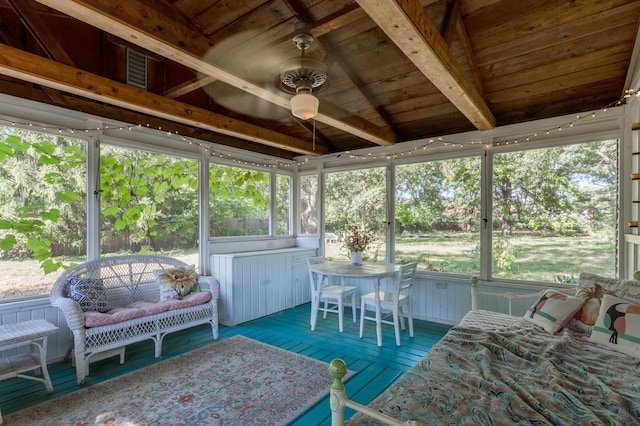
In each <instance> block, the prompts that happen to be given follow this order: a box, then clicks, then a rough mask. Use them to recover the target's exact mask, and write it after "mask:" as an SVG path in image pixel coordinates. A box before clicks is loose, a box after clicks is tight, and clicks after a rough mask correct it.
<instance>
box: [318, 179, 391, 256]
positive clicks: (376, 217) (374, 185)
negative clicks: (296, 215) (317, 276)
mask: <svg viewBox="0 0 640 426" xmlns="http://www.w3.org/2000/svg"><path fill="white" fill-rule="evenodd" d="M325 195H326V201H325V235H324V236H325V240H326V244H325V256H326V257H327V258H328V259H335V260H346V259H347V258H348V255H349V253H348V252H347V250H346V249H345V248H343V247H342V235H343V234H344V233H345V232H348V231H349V230H350V229H351V228H352V227H353V226H354V225H358V226H360V227H361V228H363V229H365V230H367V231H370V232H371V233H372V234H373V236H374V239H373V243H372V244H371V245H370V246H369V247H368V248H367V250H365V251H364V252H363V255H362V258H363V260H365V261H368V262H384V261H385V259H386V252H385V250H386V245H385V241H386V238H385V233H386V228H387V227H386V220H387V219H386V217H387V216H386V205H387V196H386V173H385V169H384V168H383V167H377V168H370V169H361V170H352V171H344V172H332V173H327V175H326V180H325Z"/></svg>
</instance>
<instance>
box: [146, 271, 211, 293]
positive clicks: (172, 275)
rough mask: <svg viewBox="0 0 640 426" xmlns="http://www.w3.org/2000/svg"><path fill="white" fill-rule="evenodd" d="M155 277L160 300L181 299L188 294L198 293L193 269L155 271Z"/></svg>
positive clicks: (198, 288) (196, 278) (196, 277)
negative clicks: (158, 287) (158, 286)
mask: <svg viewBox="0 0 640 426" xmlns="http://www.w3.org/2000/svg"><path fill="white" fill-rule="evenodd" d="M155 275H156V278H157V279H158V283H159V285H160V299H161V300H168V299H182V298H183V297H185V296H186V295H188V294H191V293H194V292H196V291H200V287H199V286H198V275H197V274H196V271H195V268H194V267H189V268H172V269H165V270H160V271H155Z"/></svg>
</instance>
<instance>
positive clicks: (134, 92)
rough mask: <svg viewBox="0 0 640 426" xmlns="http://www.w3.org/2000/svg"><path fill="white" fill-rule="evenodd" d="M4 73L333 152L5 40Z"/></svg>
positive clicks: (245, 135)
mask: <svg viewBox="0 0 640 426" xmlns="http://www.w3.org/2000/svg"><path fill="white" fill-rule="evenodd" d="M0 73H2V74H4V75H6V76H9V77H13V78H17V79H20V80H23V81H28V82H31V83H35V84H39V85H41V86H45V87H51V88H54V89H57V90H61V91H63V92H67V93H71V94H74V95H78V96H82V97H85V98H88V99H93V100H95V101H100V102H105V103H108V104H110V105H114V106H118V107H121V108H126V109H129V110H132V111H138V112H141V113H144V114H148V115H152V116H154V117H158V118H163V119H166V120H169V121H175V122H178V123H182V124H187V125H190V126H194V127H197V128H204V129H208V130H211V131H214V132H218V133H222V134H225V135H229V136H234V137H239V138H242V139H246V140H250V141H253V142H257V143H262V144H264V145H269V146H273V147H276V148H280V149H285V150H288V151H293V152H297V153H299V154H308V155H320V154H326V153H327V152H328V150H327V149H326V148H325V147H322V146H313V145H312V143H311V142H310V141H307V140H302V139H298V138H294V137H292V136H289V135H285V134H282V133H278V132H274V131H272V130H268V129H263V128H261V127H259V126H255V125H253V124H249V123H245V122H242V121H238V120H233V119H231V118H229V117H225V116H223V115H219V114H215V113H212V112H211V111H208V110H205V109H202V108H196V107H194V106H192V105H188V104H185V103H182V102H179V101H176V100H173V99H169V98H166V97H164V96H160V95H156V94H154V93H150V92H147V91H144V90H142V89H138V88H135V87H132V86H128V85H126V84H122V83H119V82H117V81H113V80H109V79H107V78H104V77H101V76H98V75H95V74H91V73H88V72H84V71H81V70H78V69H77V68H73V67H70V66H68V65H64V64H59V63H57V62H54V61H52V60H49V59H46V58H42V57H40V56H38V55H34V54H31V53H27V52H24V51H21V50H19V49H15V48H13V47H10V46H6V45H3V44H0Z"/></svg>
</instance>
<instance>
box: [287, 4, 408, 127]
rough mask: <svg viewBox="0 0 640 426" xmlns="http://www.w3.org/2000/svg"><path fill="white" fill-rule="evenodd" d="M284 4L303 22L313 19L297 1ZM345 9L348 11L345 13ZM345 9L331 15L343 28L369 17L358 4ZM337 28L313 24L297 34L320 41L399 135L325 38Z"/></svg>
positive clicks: (349, 65) (377, 103) (353, 72)
mask: <svg viewBox="0 0 640 426" xmlns="http://www.w3.org/2000/svg"><path fill="white" fill-rule="evenodd" d="M284 2H285V4H287V5H288V6H289V9H291V10H292V11H293V13H294V14H295V15H296V16H297V17H298V18H299V19H301V20H302V21H310V20H311V17H310V16H309V14H308V13H307V11H306V10H305V9H304V8H303V7H302V6H300V4H299V3H298V2H297V1H295V0H284ZM345 9H347V10H346V11H345ZM345 9H343V10H341V11H340V13H341V15H336V14H333V15H331V18H332V19H331V21H334V20H335V19H336V18H335V17H338V18H340V19H339V20H338V21H337V22H339V23H340V26H342V25H346V24H349V23H351V22H353V21H354V20H355V19H360V18H362V17H365V16H367V15H366V13H365V12H364V11H363V10H362V9H361V8H360V7H358V5H357V4H356V3H354V4H351V5H349V6H347V7H346V8H345ZM345 16H348V17H349V18H345ZM317 28H323V29H324V30H325V32H320V31H314V30H315V29H317ZM337 28H339V27H338V26H337V25H336V24H334V25H316V24H311V25H306V26H305V27H304V28H301V29H300V30H299V31H297V32H298V33H301V32H304V33H309V34H311V35H312V36H314V37H315V38H316V39H317V40H318V43H320V45H321V46H322V48H323V49H324V51H325V52H329V53H328V56H330V58H328V59H329V60H331V61H336V62H337V63H338V65H339V66H340V68H342V71H344V73H345V75H346V76H347V77H348V78H349V80H351V82H352V83H353V85H354V87H355V88H356V90H358V92H360V94H361V95H362V96H363V97H364V98H365V99H366V100H367V102H368V103H369V105H371V107H372V108H373V110H374V111H375V112H376V114H378V117H380V119H381V120H382V121H383V122H384V123H385V126H386V127H387V128H389V129H390V131H391V132H393V133H394V134H397V133H398V132H397V130H396V129H395V128H394V126H393V121H392V120H391V117H390V116H389V114H387V112H386V111H385V110H384V109H383V108H382V107H381V106H380V102H379V101H378V100H377V99H375V98H374V97H373V95H371V93H369V91H367V90H366V89H365V88H364V83H363V82H362V80H361V79H360V78H359V77H358V75H357V73H356V72H355V70H354V69H353V67H352V66H351V64H350V63H349V62H348V61H347V60H346V59H345V58H344V56H343V55H342V54H340V52H339V51H338V50H337V49H336V48H335V47H333V46H332V45H331V43H329V42H328V41H327V38H326V37H324V35H326V34H327V33H328V32H329V31H331V30H334V29H337ZM327 62H328V61H325V65H326V66H327V70H329V69H330V66H329V65H328V64H327Z"/></svg>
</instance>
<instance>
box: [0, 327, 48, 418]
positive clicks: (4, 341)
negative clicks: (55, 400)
mask: <svg viewBox="0 0 640 426" xmlns="http://www.w3.org/2000/svg"><path fill="white" fill-rule="evenodd" d="M57 329H58V327H56V326H55V325H53V324H51V323H50V322H48V321H45V320H31V321H25V322H18V323H14V324H5V325H0V352H1V351H5V350H9V349H13V348H17V347H21V346H27V345H29V346H30V347H31V350H30V352H29V353H25V354H21V355H15V356H10V357H7V358H1V359H0V380H5V379H9V378H11V377H20V378H23V379H29V380H36V381H38V382H42V383H44V385H45V387H46V388H47V392H49V393H52V392H53V385H52V384H51V378H50V377H49V370H47V338H48V336H49V335H50V334H52V333H54V332H55V331H56V330H57ZM35 349H37V351H36V350H35ZM37 369H40V370H41V372H42V377H37V376H33V375H27V374H22V373H25V372H27V371H31V370H37ZM0 424H2V414H1V413H0Z"/></svg>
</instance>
